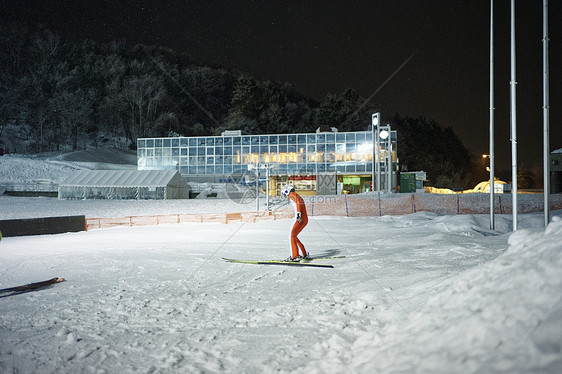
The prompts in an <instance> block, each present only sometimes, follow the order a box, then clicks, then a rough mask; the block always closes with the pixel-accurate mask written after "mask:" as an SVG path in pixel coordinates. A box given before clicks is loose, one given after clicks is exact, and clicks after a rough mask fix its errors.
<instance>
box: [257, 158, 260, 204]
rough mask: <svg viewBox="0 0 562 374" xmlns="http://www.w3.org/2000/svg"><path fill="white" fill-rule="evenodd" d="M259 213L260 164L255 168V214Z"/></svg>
mask: <svg viewBox="0 0 562 374" xmlns="http://www.w3.org/2000/svg"><path fill="white" fill-rule="evenodd" d="M259 211H260V164H259V163H258V166H257V167H256V212H259Z"/></svg>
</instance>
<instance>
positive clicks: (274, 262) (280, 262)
mask: <svg viewBox="0 0 562 374" xmlns="http://www.w3.org/2000/svg"><path fill="white" fill-rule="evenodd" d="M223 260H225V261H228V262H232V263H236V264H254V265H281V266H308V267H316V268H333V266H332V265H330V264H317V263H310V262H299V261H284V260H236V259H232V258H224V257H223Z"/></svg>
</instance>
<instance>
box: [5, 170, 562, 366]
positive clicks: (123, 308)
mask: <svg viewBox="0 0 562 374" xmlns="http://www.w3.org/2000/svg"><path fill="white" fill-rule="evenodd" d="M0 166H1V165H0ZM9 199H21V198H10V197H3V198H1V199H0V207H1V209H2V210H1V211H0V213H1V215H2V216H4V215H5V216H17V215H18V214H17V212H15V211H13V210H15V209H17V210H20V209H21V205H20V204H7V203H6V202H7V201H12V200H9ZM26 201H28V202H29V204H30V207H29V208H30V209H33V207H34V206H37V207H38V210H40V209H41V208H39V206H40V205H42V204H43V203H45V204H55V202H56V201H57V200H56V199H47V198H34V199H27V200H26ZM193 202H194V204H200V206H199V208H198V209H206V210H208V209H216V210H217V211H218V210H220V209H230V207H229V206H228V204H229V203H225V204H226V205H223V206H220V202H219V201H216V200H203V201H198V202H195V200H193ZM95 203H96V202H92V204H94V205H91V206H89V209H91V210H92V211H93V213H92V216H95V215H99V214H101V213H103V212H106V213H107V214H110V213H111V212H110V210H109V209H110V207H108V206H104V207H103V211H102V212H99V211H96V205H95ZM132 203H133V204H136V203H137V202H132ZM159 203H160V202H152V204H149V203H145V204H144V205H141V206H139V205H136V206H135V209H136V211H138V212H140V213H144V214H153V213H154V212H153V210H155V209H158V208H155V206H156V204H159ZM217 203H218V205H217ZM114 208H115V211H114V214H116V215H117V214H119V215H120V213H121V212H122V209H123V207H122V206H121V205H120V203H115V205H114ZM238 211H240V210H238ZM554 213H555V217H554V219H553V222H552V223H551V224H550V225H549V226H548V228H546V229H545V228H544V227H542V226H543V217H542V213H541V212H538V213H527V214H522V215H520V221H519V228H520V229H519V230H518V231H517V232H516V233H511V232H510V228H511V216H510V215H498V216H497V217H496V218H497V225H496V230H495V231H491V230H489V229H488V225H489V224H488V216H487V215H444V214H435V213H429V212H418V213H415V214H408V215H401V216H383V217H341V216H339V217H336V216H315V217H312V218H311V219H310V222H309V225H308V227H307V228H306V229H305V230H304V231H303V232H302V233H301V235H300V238H301V240H302V241H303V243H304V244H305V245H306V246H307V248H308V250H309V251H310V252H311V253H312V255H317V256H318V255H332V256H345V258H340V259H332V260H323V262H326V263H330V264H332V265H334V268H333V269H323V268H304V267H303V268H293V267H277V266H260V265H250V264H233V263H227V262H224V261H223V260H222V257H231V258H245V259H272V258H285V257H287V256H288V255H289V250H288V240H287V239H288V238H287V234H288V231H289V229H290V227H291V221H290V220H281V221H264V222H258V223H244V222H243V223H239V224H229V225H225V224H199V223H186V224H173V225H160V226H141V227H118V228H111V229H98V230H92V231H88V232H79V233H67V234H59V235H45V236H30V237H9V238H3V239H2V241H1V242H0V288H4V287H10V286H16V285H21V284H25V283H29V282H34V281H40V280H45V279H49V278H52V277H55V276H58V277H65V278H66V279H67V280H66V281H65V282H63V283H60V284H57V285H53V286H51V287H50V288H47V289H43V290H39V291H34V292H29V293H23V294H19V295H14V296H7V297H2V295H0V342H1V344H0V372H2V373H12V372H13V373H15V372H17V373H32V372H42V373H76V372H84V373H90V372H91V373H103V372H110V373H137V372H141V373H143V372H146V373H150V372H157V373H168V372H177V373H185V372H189V373H199V372H200V373H218V372H229V373H264V372H265V373H272V372H281V373H289V372H295V373H343V372H350V373H412V372H418V373H502V372H504V373H560V372H562V292H561V290H562V244H561V243H562V211H556V212H554Z"/></svg>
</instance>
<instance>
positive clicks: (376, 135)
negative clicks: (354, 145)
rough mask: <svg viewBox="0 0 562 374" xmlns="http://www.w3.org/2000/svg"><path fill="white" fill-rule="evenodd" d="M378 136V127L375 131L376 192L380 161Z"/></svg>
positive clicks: (379, 174)
mask: <svg viewBox="0 0 562 374" xmlns="http://www.w3.org/2000/svg"><path fill="white" fill-rule="evenodd" d="M379 148H380V137H379V129H378V128H377V130H376V131H375V160H374V161H375V170H376V173H377V192H378V191H380V190H381V163H380V159H379V156H380V155H381V153H380V150H379Z"/></svg>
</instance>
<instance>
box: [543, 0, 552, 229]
mask: <svg viewBox="0 0 562 374" xmlns="http://www.w3.org/2000/svg"><path fill="white" fill-rule="evenodd" d="M542 43H543V169H544V170H543V174H544V178H543V195H544V227H546V226H548V223H549V222H550V157H549V156H550V144H549V133H550V129H549V127H550V124H549V120H550V118H549V110H550V106H549V105H550V103H549V83H548V68H549V66H548V0H543V39H542Z"/></svg>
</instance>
